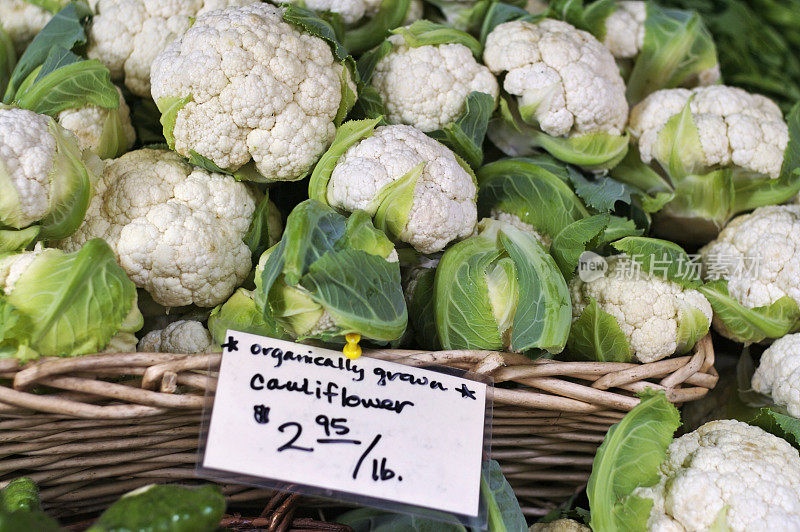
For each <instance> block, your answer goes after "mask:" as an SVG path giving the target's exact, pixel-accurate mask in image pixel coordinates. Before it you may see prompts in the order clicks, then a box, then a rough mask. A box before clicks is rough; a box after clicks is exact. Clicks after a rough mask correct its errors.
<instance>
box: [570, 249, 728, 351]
mask: <svg viewBox="0 0 800 532" xmlns="http://www.w3.org/2000/svg"><path fill="white" fill-rule="evenodd" d="M607 262H608V269H607V271H606V273H605V275H604V276H603V277H600V278H598V279H595V280H592V281H590V282H585V281H583V280H582V279H581V278H580V277H579V276H576V277H574V278H573V279H572V281H570V293H571V295H572V316H573V320H575V319H578V317H579V316H580V315H581V314H582V313H583V311H584V309H585V308H586V307H587V306H588V305H589V303H590V301H591V299H594V300H595V301H597V304H598V305H599V307H600V308H601V309H602V310H603V311H605V312H607V313H608V314H610V315H611V316H613V317H614V319H615V320H616V321H617V324H618V325H619V327H620V329H621V330H622V332H623V333H624V334H625V337H626V338H627V340H628V344H629V345H630V348H631V352H632V354H633V356H634V357H635V358H636V359H637V360H639V361H640V362H655V361H656V360H661V359H662V358H666V357H668V356H670V355H673V354H675V353H677V352H683V351H686V350H688V349H691V348H692V347H693V345H694V344H693V343H692V344H691V345H683V341H682V338H683V336H684V334H683V331H684V328H685V327H691V328H693V327H694V326H695V325H696V323H695V322H694V318H695V317H696V316H697V311H700V312H701V313H702V315H703V316H705V318H706V320H707V323H706V328H707V327H708V326H710V325H711V317H712V310H711V304H710V303H709V302H708V300H707V299H706V298H705V297H704V296H703V295H702V294H701V293H700V292H698V291H697V290H693V289H686V288H683V287H681V286H680V285H679V284H677V283H674V282H672V281H668V280H666V279H663V278H661V277H658V276H654V275H651V274H648V273H645V272H643V271H640V270H634V269H633V268H632V266H631V260H630V259H629V258H628V257H627V256H626V255H616V256H614V257H610V258H608V259H607Z"/></svg>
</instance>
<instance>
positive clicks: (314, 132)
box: [151, 3, 355, 181]
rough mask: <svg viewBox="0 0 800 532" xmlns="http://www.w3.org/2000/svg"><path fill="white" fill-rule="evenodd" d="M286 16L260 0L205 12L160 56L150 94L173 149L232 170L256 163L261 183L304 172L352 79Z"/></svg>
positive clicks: (324, 141)
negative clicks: (251, 162)
mask: <svg viewBox="0 0 800 532" xmlns="http://www.w3.org/2000/svg"><path fill="white" fill-rule="evenodd" d="M287 9H288V8H287ZM284 14H285V9H284V8H279V7H275V6H271V5H269V4H261V3H257V4H252V5H249V6H244V7H235V8H228V9H222V10H218V11H212V12H208V13H204V14H201V15H200V16H198V17H197V20H196V22H195V23H194V25H193V26H192V27H191V28H190V29H189V30H188V31H187V32H186V33H185V34H183V35H182V36H181V37H179V38H178V39H176V40H175V41H174V42H172V44H170V45H169V46H167V47H166V49H165V50H163V51H162V52H161V53H160V54H159V55H158V57H156V59H155V61H154V62H153V67H152V75H151V81H152V95H153V98H154V99H155V101H156V104H157V105H158V107H159V109H160V110H161V112H162V114H163V115H164V116H163V117H162V120H163V123H164V134H165V136H166V138H167V141H168V142H169V144H170V147H173V146H174V149H175V150H176V151H177V152H178V153H180V154H181V155H183V156H184V157H193V158H194V159H195V160H201V161H206V162H207V163H208V162H210V163H211V164H204V166H206V167H212V168H214V167H216V168H217V169H223V170H225V171H230V172H236V171H238V170H239V169H240V168H242V166H244V165H245V164H247V163H249V162H250V161H251V160H252V161H253V162H254V163H255V167H256V169H257V171H258V172H260V174H261V176H260V177H255V178H254V179H257V180H258V179H263V178H265V179H267V180H270V181H279V180H285V181H292V180H297V179H300V178H302V177H303V176H304V175H305V174H306V172H308V170H309V169H310V168H311V166H312V165H313V164H314V163H315V162H316V161H317V159H318V158H319V156H320V155H321V154H322V153H323V152H324V151H325V148H327V146H328V145H329V144H330V142H331V141H332V140H333V137H334V135H335V134H336V122H338V120H339V118H341V117H343V116H344V114H346V111H347V108H346V107H347V104H348V103H352V101H353V99H354V96H353V93H354V92H355V84H354V83H353V82H352V80H351V79H350V74H349V72H348V70H347V69H346V68H345V67H344V66H342V65H341V64H340V63H339V61H340V60H337V58H336V57H334V54H333V53H332V52H331V49H330V47H329V45H328V44H327V43H326V42H325V41H324V40H322V39H321V38H319V37H315V36H313V35H310V34H307V33H304V32H303V31H301V30H300V29H298V27H296V26H294V25H292V24H290V23H289V22H286V21H285V20H284ZM343 94H347V95H349V96H343ZM212 165H213V166H212Z"/></svg>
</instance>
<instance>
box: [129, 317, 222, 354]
mask: <svg viewBox="0 0 800 532" xmlns="http://www.w3.org/2000/svg"><path fill="white" fill-rule="evenodd" d="M212 343H213V342H212V340H211V333H209V332H208V329H206V328H205V327H204V326H203V324H202V323H200V322H199V321H195V320H178V321H175V322H172V323H170V324H169V325H167V326H166V328H164V329H157V330H155V331H150V332H149V333H147V334H146V335H144V337H142V339H141V340H139V346H138V347H137V350H138V351H140V352H147V353H181V354H189V355H194V354H198V353H208V352H209V351H210V350H211V349H212Z"/></svg>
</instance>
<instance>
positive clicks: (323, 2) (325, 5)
mask: <svg viewBox="0 0 800 532" xmlns="http://www.w3.org/2000/svg"><path fill="white" fill-rule="evenodd" d="M382 2H383V0H302V1H301V0H289V3H291V4H297V3H301V4H303V6H304V7H306V8H308V9H313V10H314V11H330V12H331V13H336V14H337V15H339V16H340V17H342V22H344V23H345V24H355V23H356V22H358V21H360V20H361V19H363V18H369V17H372V16H373V15H375V14H376V13H377V12H378V8H380V7H381V3H382Z"/></svg>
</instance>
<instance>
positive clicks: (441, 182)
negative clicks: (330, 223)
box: [327, 125, 478, 253]
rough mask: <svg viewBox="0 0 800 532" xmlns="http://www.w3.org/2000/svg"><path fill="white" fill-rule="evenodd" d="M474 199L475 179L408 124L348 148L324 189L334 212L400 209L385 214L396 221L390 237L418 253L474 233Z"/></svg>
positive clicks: (386, 129)
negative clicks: (334, 209)
mask: <svg viewBox="0 0 800 532" xmlns="http://www.w3.org/2000/svg"><path fill="white" fill-rule="evenodd" d="M476 195H477V187H476V185H475V180H474V178H473V177H472V176H471V175H470V173H469V172H467V170H465V169H464V167H463V166H462V165H461V163H459V161H458V159H457V158H456V156H455V154H454V153H453V152H452V151H450V149H449V148H447V147H446V146H444V145H443V144H440V143H439V142H437V141H435V140H433V139H432V138H430V137H428V136H427V135H425V134H424V133H423V132H422V131H420V130H419V129H416V128H414V127H412V126H406V125H392V126H381V127H378V128H375V131H374V132H373V134H372V135H371V136H369V137H367V138H365V139H364V140H362V141H360V142H358V143H357V144H354V145H353V146H351V147H350V148H349V149H348V150H347V151H346V152H345V154H344V155H343V156H342V157H341V158H340V159H339V161H338V162H337V163H336V166H335V167H334V169H333V173H332V174H331V177H330V181H329V183H328V188H327V201H328V203H329V204H330V205H331V206H332V207H335V208H339V209H344V210H346V211H350V212H353V211H356V210H363V211H366V212H368V213H370V214H371V215H373V216H379V215H380V214H381V213H380V212H379V211H381V212H383V211H385V210H388V209H396V210H398V212H395V213H390V214H388V215H387V217H388V218H393V219H394V220H395V221H397V220H399V222H398V223H396V224H395V223H392V221H391V220H390V221H389V222H388V226H389V227H388V228H389V230H390V232H391V233H393V234H394V236H395V237H396V238H398V239H399V240H401V241H403V242H407V243H409V244H411V245H412V246H413V247H414V248H415V249H416V250H417V251H419V252H421V253H433V252H436V251H440V250H442V249H444V247H445V246H446V245H447V244H448V243H449V242H451V241H453V240H455V239H458V238H464V237H467V236H469V235H471V234H472V232H473V230H474V229H475V224H476V222H477V218H478V212H477V208H476V206H475V201H476ZM409 200H411V201H409ZM401 211H402V212H401ZM393 215H394V216H393ZM377 225H378V226H381V225H383V224H380V223H378V224H377Z"/></svg>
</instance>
